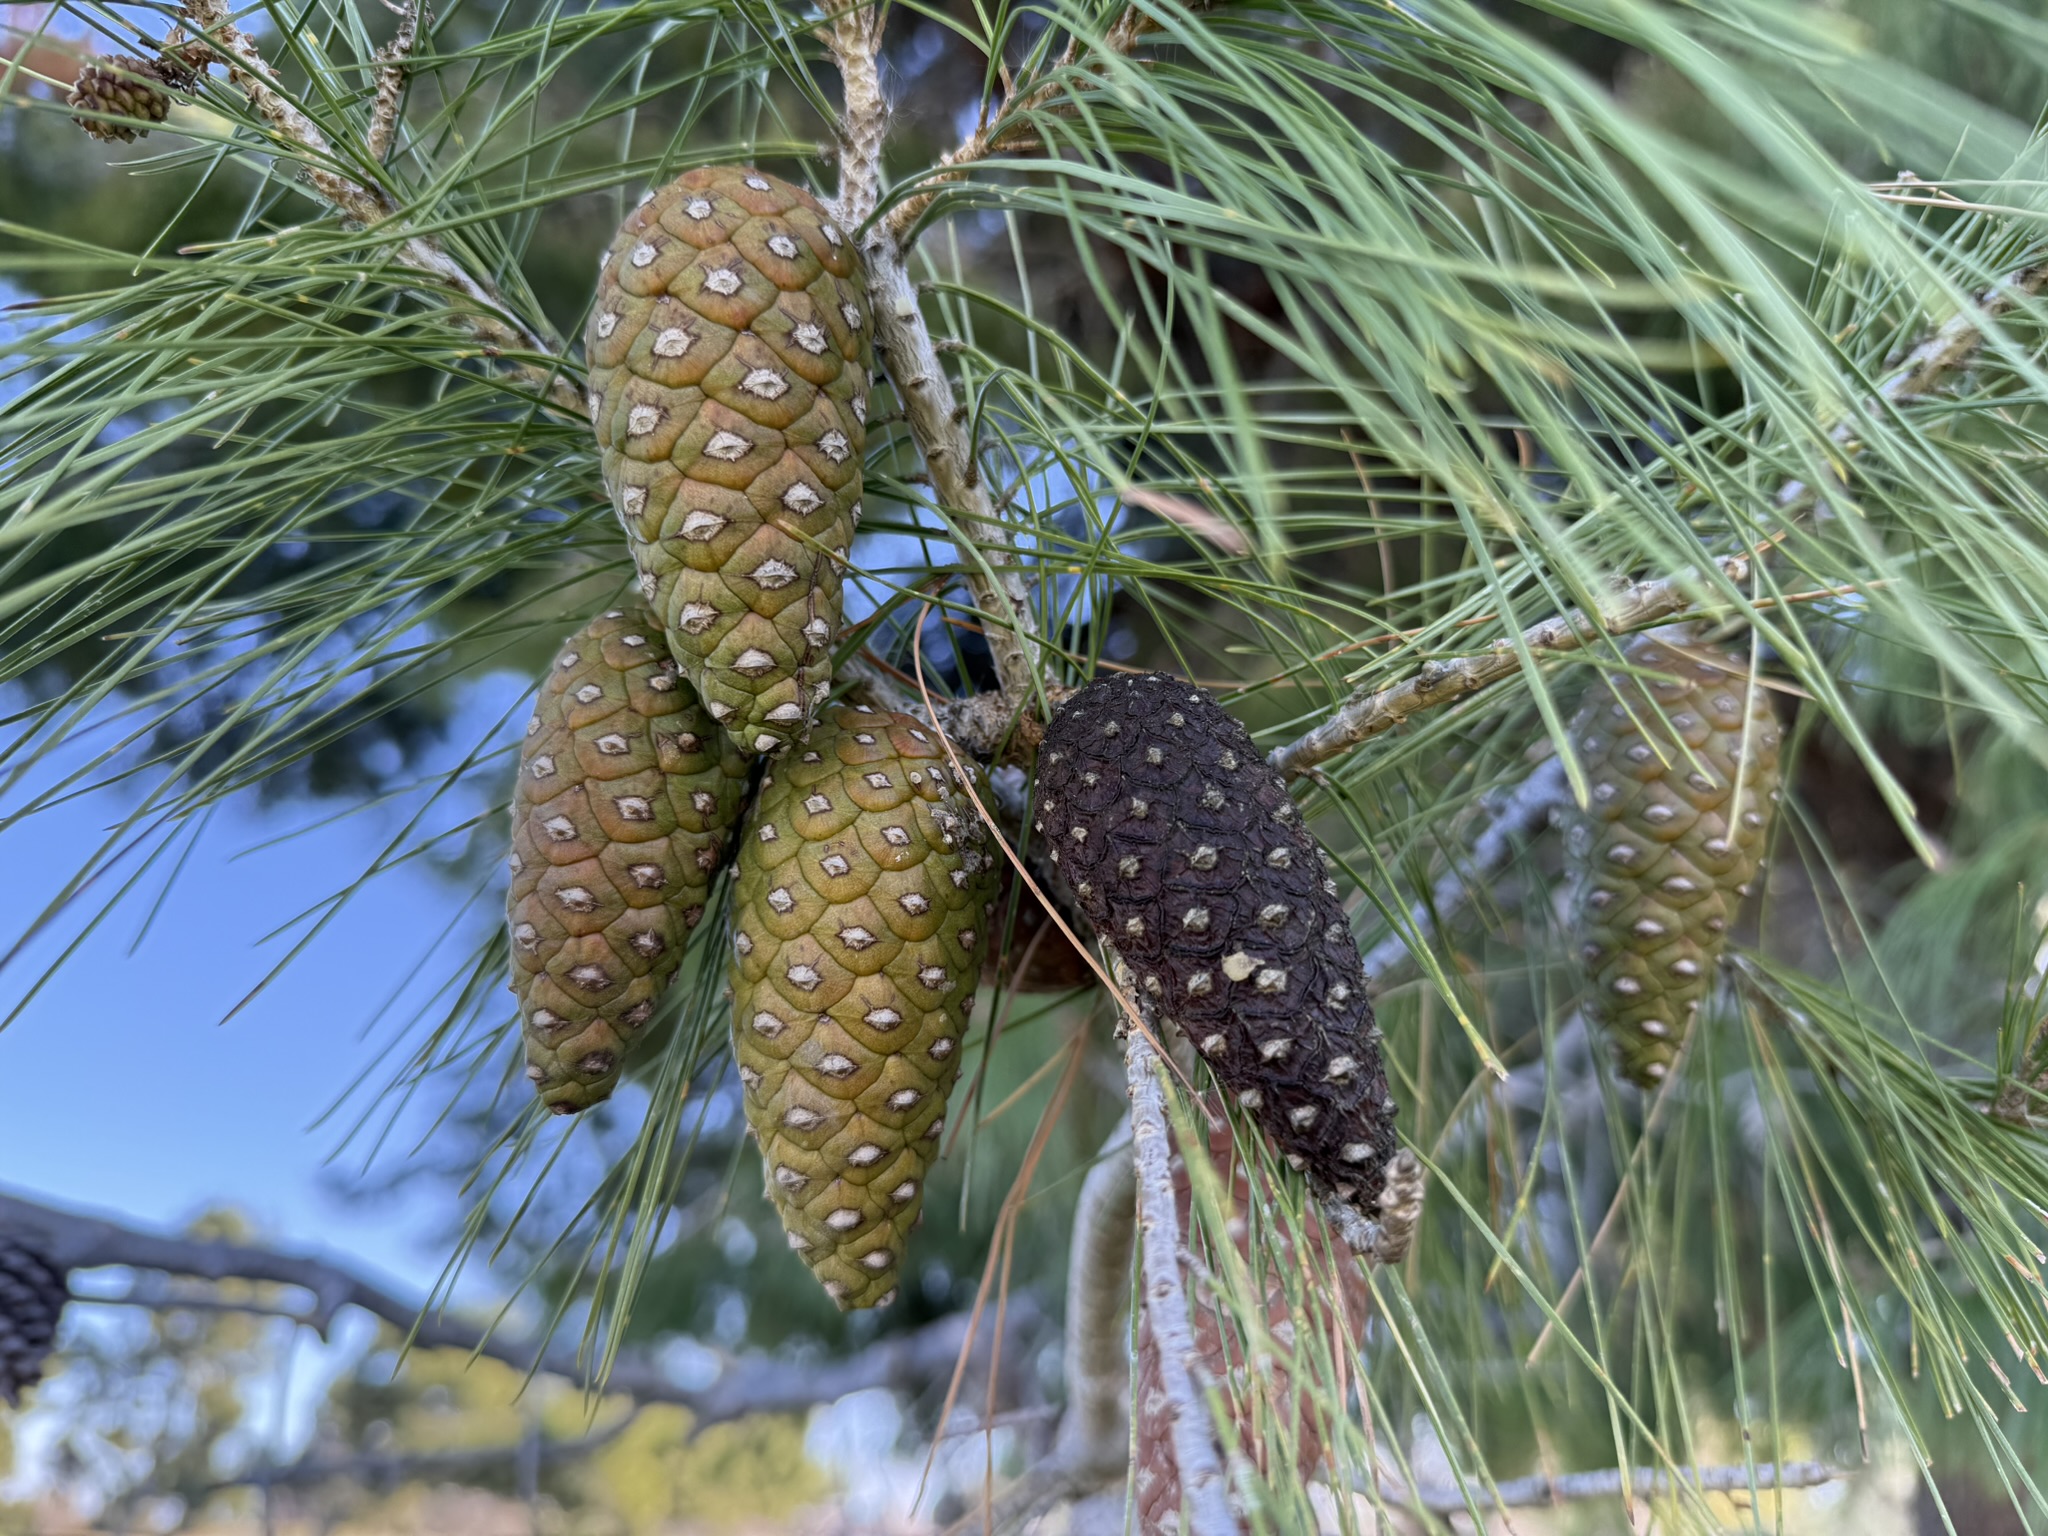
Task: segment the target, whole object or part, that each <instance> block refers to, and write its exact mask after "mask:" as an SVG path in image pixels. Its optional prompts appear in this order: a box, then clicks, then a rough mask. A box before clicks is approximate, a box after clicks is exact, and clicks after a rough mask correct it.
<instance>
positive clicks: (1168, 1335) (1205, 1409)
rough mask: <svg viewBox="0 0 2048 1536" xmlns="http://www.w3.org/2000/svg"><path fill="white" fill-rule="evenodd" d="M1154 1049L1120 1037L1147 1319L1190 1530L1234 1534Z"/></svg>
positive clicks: (1139, 1037) (1204, 1535)
mask: <svg viewBox="0 0 2048 1536" xmlns="http://www.w3.org/2000/svg"><path fill="white" fill-rule="evenodd" d="M1159 1073H1160V1061H1159V1053H1158V1052H1157V1051H1155V1050H1154V1049H1153V1048H1152V1042H1151V1041H1150V1040H1149V1039H1148V1038H1147V1037H1146V1035H1145V1034H1144V1032H1143V1031H1141V1030H1136V1029H1133V1030H1131V1031H1129V1032H1128V1033H1127V1034H1126V1035H1125V1037H1124V1084H1125V1088H1126V1090H1127V1091H1128V1092H1129V1094H1130V1097H1131V1150H1132V1157H1133V1160H1134V1163H1135V1167H1136V1171H1137V1182H1138V1231H1139V1233H1140V1236H1141V1239H1142V1241H1141V1242H1140V1244H1139V1248H1140V1254H1141V1262H1142V1265H1143V1274H1144V1298H1145V1309H1146V1314H1147V1319H1148V1321H1149V1322H1150V1324H1151V1327H1152V1332H1153V1334H1154V1336H1155V1337H1156V1338H1157V1339H1158V1340H1159V1368H1160V1369H1159V1374H1160V1377H1161V1381H1162V1384H1163V1386H1164V1389H1165V1393H1166V1397H1167V1419H1168V1422H1169V1423H1170V1424H1171V1425H1172V1437H1173V1460H1174V1467H1175V1470H1176V1471H1177V1472H1178V1474H1179V1477H1180V1493H1181V1502H1182V1507H1183V1508H1184V1509H1185V1510H1186V1512H1187V1525H1186V1527H1185V1529H1186V1531H1187V1532H1188V1536H1239V1533H1241V1532H1242V1530H1243V1527H1242V1526H1241V1525H1240V1524H1239V1523H1238V1520H1237V1517H1236V1515H1234V1514H1233V1513H1231V1509H1230V1502H1229V1490H1228V1485H1227V1483H1226V1482H1225V1480H1224V1474H1223V1459H1222V1453H1221V1451H1220V1450H1219V1448H1218V1446H1217V1443H1216V1431H1215V1426H1214V1423H1213V1422H1212V1419H1211V1417H1210V1413H1209V1404H1208V1399H1207V1397H1206V1395H1205V1393H1204V1392H1203V1390H1202V1389H1201V1387H1200V1386H1199V1385H1198V1384H1197V1383H1196V1380H1195V1364H1196V1361H1197V1359H1198V1358H1199V1357H1198V1353H1197V1351H1196V1348H1195V1331H1194V1324H1193V1322H1192V1321H1191V1320H1190V1318H1189V1316H1188V1297H1187V1290H1186V1288H1185V1285H1184V1282H1183V1279H1182V1276H1181V1259H1180V1254H1181V1233H1180V1221H1179V1219H1178V1215H1177V1213H1176V1211H1175V1207H1174V1198H1173V1137H1172V1132H1171V1131H1170V1130H1169V1129H1168V1127H1167V1123H1166V1097H1165V1090H1164V1089H1162V1088H1161V1087H1160V1082H1159Z"/></svg>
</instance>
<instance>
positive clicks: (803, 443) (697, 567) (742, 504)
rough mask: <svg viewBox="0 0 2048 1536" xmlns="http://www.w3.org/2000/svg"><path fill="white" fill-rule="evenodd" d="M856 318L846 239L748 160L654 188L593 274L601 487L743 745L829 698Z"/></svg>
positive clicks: (858, 359) (854, 277) (679, 653)
mask: <svg viewBox="0 0 2048 1536" xmlns="http://www.w3.org/2000/svg"><path fill="white" fill-rule="evenodd" d="M872 328H873V322H872V317H871V316H870V314H869V312H868V300H867V289H866V285H865V282H864V280H863V276H862V272H861V266H860V258H859V256H858V255H857V253H856V252H855V250H854V246H853V242H852V240H851V239H849V238H848V237H847V235H846V234H845V233H844V232H843V231H841V230H840V229H839V227H838V226H837V225H836V224H834V223H833V222H832V220H831V218H830V216H828V215H827V214H826V212H825V210H824V209H823V208H822V207H820V206H819V204H818V202H817V200H816V199H815V198H813V197H812V196H811V195H810V194H809V193H808V192H805V191H804V190H803V189H802V188H800V187H794V186H791V185H790V184H789V183H788V182H786V181H783V180H781V179H780V178H778V177H774V176H769V175H767V174H765V173H763V172H761V171H756V170H751V169H748V168H745V167H740V166H712V167H707V168H705V169H702V170H696V171H691V172H689V173H688V174H687V175H684V176H682V177H680V178H678V179H677V180H675V181H672V182H670V183H669V184H668V185H667V186H665V187H663V188H661V189H660V190H659V191H657V192H655V193H654V194H653V195H652V196H651V197H650V198H649V199H648V200H647V201H646V202H644V203H642V204H641V205H640V207H638V208H636V209H635V210H634V211H633V212H632V213H631V214H630V215H628V216H627V218H626V221H625V223H624V224H623V225H622V226H621V227H620V229H619V233H618V235H617V236H616V237H615V238H614V239H613V241H612V244H611V247H610V249H609V250H607V251H606V252H605V254H604V258H603V261H602V264H601V265H600V267H599V269H598V279H597V302H596V304H595V305H594V306H593V307H592V309H591V314H590V323H589V326H588V327H587V329H586V330H585V332H584V353H585V356H586V357H587V359H588V361H589V365H590V414H591V426H592V428H593V429H594V431H595V432H596V435H597V445H598V448H599V450H600V452H601V461H602V464H603V468H604V482H605V487H606V489H607V490H608V491H609V492H610V494H611V500H612V508H613V510H614V511H616V512H617V514H618V517H619V521H620V522H621V523H622V524H623V525H624V526H625V530H626V537H627V541H628V542H629V544H630V545H631V547H632V551H633V561H634V564H635V565H636V566H637V567H638V568H639V571H640V590H641V592H642V594H643V595H644V596H645V597H646V600H647V603H648V605H649V606H650V607H651V608H653V609H654V610H655V612H656V613H657V614H658V615H659V616H660V618H661V621H662V623H663V625H664V626H666V628H667V630H668V639H669V648H670V649H671V650H672V651H673V652H674V653H675V656H676V659H677V660H678V661H680V662H681V663H682V664H683V671H684V674H685V675H686V676H687V677H688V678H689V679H690V682H691V684H692V685H693V686H694V687H695V688H696V689H697V692H698V694H699V695H700V696H701V697H702V698H703V700H704V705H705V707H706V708H707V709H709V710H710V711H711V713H712V714H713V715H714V716H715V717H716V718H717V720H718V722H719V723H720V724H721V725H722V726H723V727H724V728H725V730H726V731H727V733H728V734H729V735H731V737H732V738H733V740H734V741H735V742H737V743H738V744H739V746H740V748H741V749H742V750H743V751H746V752H750V753H754V752H773V751H775V750H777V749H778V748H780V747H782V746H784V745H785V744H787V743H789V742H792V741H794V740H796V738H797V737H798V736H800V735H802V734H803V730H804V727H805V726H806V725H808V724H809V723H810V721H811V719H812V716H813V714H814V713H815V711H816V710H817V708H818V705H819V704H820V702H821V701H822V700H823V699H824V698H825V697H826V695H827V694H828V693H829V692H830V689H831V683H832V642H833V640H834V639H835V638H836V636H837V633H838V629H839V617H840V611H841V608H840V604H841V599H840V565H841V563H842V561H843V559H844V557H845V555H846V551H847V549H848V547H849V546H850V545H851V544H852V542H853V529H854V525H855V524H856V523H857V522H859V521H860V496H861V458H862V453H863V450H864V448H865V443H866V425H865V423H866V419H867V394H868V373H869V368H870V364H871V353H870V337H871V334H872Z"/></svg>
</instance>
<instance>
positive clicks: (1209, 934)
mask: <svg viewBox="0 0 2048 1536" xmlns="http://www.w3.org/2000/svg"><path fill="white" fill-rule="evenodd" d="M1035 826H1036V828H1037V830H1038V831H1039V832H1041V833H1042V834H1043V835H1044V837H1045V846H1046V856H1047V858H1049V859H1051V860H1052V861H1053V862H1054V863H1055V865H1056V866H1057V867H1058V869H1059V871H1060V874H1061V876H1062V878H1063V879H1064V881H1065V883H1066V885H1067V887H1068V889H1069V890H1071V891H1072V892H1073V895H1074V898H1075V900H1076V902H1077V903H1078V905H1079V906H1080V908H1081V910H1082V911H1083V912H1085V913H1087V915H1088V920H1089V921H1090V922H1091V923H1093V924H1094V925H1095V927H1096V930H1097V931H1098V932H1099V933H1100V934H1101V935H1102V937H1103V938H1104V939H1105V940H1106V941H1107V942H1108V943H1109V944H1111V945H1112V946H1113V947H1114V948H1115V949H1116V951H1117V953H1118V954H1119V955H1121V956H1122V957H1123V960H1124V962H1125V963H1126V964H1127V965H1128V966H1129V967H1130V969H1131V971H1132V974H1133V975H1134V976H1135V977H1136V978H1137V982H1138V985H1139V986H1141V987H1142V988H1143V989H1144V991H1145V993H1146V994H1147V995H1148V996H1149V997H1151V998H1152V999H1153V1000H1154V1002H1155V1004H1156V1006H1157V1008H1158V1010H1159V1013H1160V1015H1161V1016H1162V1017H1163V1018H1164V1019H1165V1020H1166V1021H1167V1022H1168V1023H1169V1024H1171V1025H1173V1026H1175V1027H1177V1028H1178V1029H1179V1030H1180V1031H1181V1033H1183V1034H1184V1035H1186V1037H1187V1038H1188V1039H1189V1040H1191V1041H1193V1042H1194V1044H1195V1048H1196V1049H1197V1050H1198V1051H1200V1052H1201V1054H1202V1056H1203V1058H1204V1059H1205V1060H1206V1061H1207V1062H1208V1064H1209V1067H1210V1070H1211V1071H1213V1072H1214V1073H1215V1074H1216V1079H1217V1081H1218V1082H1220V1083H1221V1084H1222V1085H1223V1086H1224V1088H1226V1089H1227V1090H1228V1091H1229V1092H1230V1093H1231V1095H1232V1096H1233V1097H1234V1098H1235V1099H1236V1101H1237V1103H1238V1104H1239V1105H1240V1106H1241V1107H1243V1108H1245V1109H1247V1110H1250V1111H1252V1112H1253V1113H1254V1114H1255V1115H1256V1116H1257V1118H1258V1122H1259V1124H1260V1125H1261V1126H1262V1127H1263V1128H1264V1129H1265V1131H1266V1134H1267V1135H1269V1136H1270V1137H1272V1139H1273V1142H1274V1144H1275V1145H1276V1146H1277V1147H1278V1148H1279V1149H1280V1152H1281V1154H1282V1156H1284V1157H1285V1158H1286V1160H1287V1162H1288V1163H1289V1165H1290V1166H1292V1167H1294V1168H1296V1169H1298V1170H1300V1171H1301V1172H1303V1173H1305V1174H1306V1175H1307V1176H1308V1179H1309V1181H1310V1183H1311V1184H1312V1185H1314V1186H1315V1187H1316V1189H1317V1190H1318V1192H1319V1193H1321V1194H1323V1195H1326V1196H1330V1197H1333V1198H1335V1199H1337V1200H1339V1201H1341V1202H1343V1203H1344V1204H1346V1205H1349V1206H1350V1207H1352V1209H1354V1210H1356V1211H1358V1212H1359V1213H1361V1214H1362V1215H1364V1216H1365V1217H1366V1218H1368V1219H1375V1218H1377V1217H1378V1216H1379V1214H1380V1211H1379V1207H1378V1204H1377V1202H1378V1198H1379V1194H1380V1190H1381V1188H1382V1187H1383V1185H1384V1183H1385V1180H1386V1169H1387V1163H1388V1160H1389V1159H1390V1158H1391V1157H1392V1156H1393V1155H1394V1151H1395V1138H1394V1114H1395V1110H1394V1101H1393V1098H1392V1096H1391V1095H1390V1094H1389V1093H1388V1091H1387V1074H1386V1066H1385V1063H1384V1062H1383V1061H1382V1059H1381V1056H1380V1032H1379V1029H1378V1027H1377V1026H1376V1025H1375V1024H1374V1022H1373V1014H1372V1004H1371V1003H1370V1002H1369V1001H1368V1000H1367V998H1366V992H1365V986H1366V983H1365V967H1364V963H1363V962H1362V961H1361V960H1360V958H1359V954H1358V946H1357V944H1356V943H1355V942H1354V941H1353V940H1352V937H1351V925H1350V924H1349V922H1347V921H1346V919H1345V916H1344V905H1343V902H1342V901H1341V900H1340V899H1339V896H1338V891H1337V884H1336V882H1335V881H1334V880H1332V879H1330V877H1329V876H1328V874H1327V873H1326V872H1325V870H1324V865H1323V851H1322V847H1321V845H1320V844H1318V843H1317V842H1316V839H1315V836H1314V834H1313V833H1311V832H1310V831H1309V830H1308V828H1307V826H1306V825H1305V824H1304V822H1303V820H1302V817H1301V814H1300V811H1299V809H1298V808H1297V807H1296V806H1295V804H1294V801H1293V799H1292V798H1290V797H1289V795H1288V793H1287V784H1286V781H1285V780H1283V779H1282V778H1280V776H1279V775H1278V774H1276V773H1274V772H1273V770H1272V769H1271V768H1269V767H1267V766H1266V763H1265V760H1264V759H1263V758H1262V757H1261V756H1260V754H1259V750H1258V748H1257V747H1256V746H1254V745H1253V744H1252V739H1251V734H1250V732H1248V731H1246V730H1245V728H1244V726H1243V725H1241V724H1239V723H1238V721H1237V720H1236V718H1235V717H1234V716H1232V715H1231V714H1230V713H1229V712H1228V711H1226V710H1225V709H1224V708H1223V707H1222V706H1221V705H1219V704H1218V703H1217V702H1216V701H1215V700H1214V699H1213V698H1211V697H1210V696H1209V695H1208V693H1206V692H1204V691H1203V690H1202V689H1200V688H1198V687H1196V686H1194V685H1193V684H1191V683H1187V682H1184V681H1182V680H1181V679H1179V678H1173V677H1166V676H1162V675H1160V674H1158V673H1152V674H1148V675H1146V676H1142V677H1131V676H1121V677H1111V678H1103V679H1098V680H1097V681H1096V682H1094V683H1091V684H1090V685H1089V686H1088V687H1086V688H1084V689H1082V690H1081V691H1080V692H1079V693H1076V694H1075V695H1074V696H1073V697H1072V698H1070V699H1068V700H1067V702H1066V703H1065V704H1063V705H1062V706H1061V707H1060V709H1059V711H1058V712H1057V713H1056V714H1055V715H1054V716H1053V719H1052V724H1051V725H1049V726H1047V727H1046V732H1045V744H1044V747H1043V748H1042V749H1041V751H1040V753H1039V758H1038V815H1037V820H1036V822H1035Z"/></svg>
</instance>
